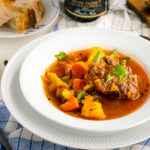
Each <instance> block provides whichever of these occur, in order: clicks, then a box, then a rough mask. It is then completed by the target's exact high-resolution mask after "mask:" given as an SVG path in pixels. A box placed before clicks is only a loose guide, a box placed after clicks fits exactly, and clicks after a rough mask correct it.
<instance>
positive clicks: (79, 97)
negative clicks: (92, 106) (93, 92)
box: [77, 92, 88, 103]
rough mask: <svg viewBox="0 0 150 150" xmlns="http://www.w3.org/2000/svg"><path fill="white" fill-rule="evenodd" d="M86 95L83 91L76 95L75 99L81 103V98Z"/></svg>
mask: <svg viewBox="0 0 150 150" xmlns="http://www.w3.org/2000/svg"><path fill="white" fill-rule="evenodd" d="M87 95H88V94H87V93H83V92H81V93H79V94H78V95H77V99H78V101H79V103H81V101H82V100H83V99H84V97H85V96H87Z"/></svg>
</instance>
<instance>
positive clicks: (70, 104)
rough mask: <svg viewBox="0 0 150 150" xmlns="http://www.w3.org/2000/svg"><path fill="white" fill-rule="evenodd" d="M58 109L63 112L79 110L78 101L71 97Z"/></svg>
mask: <svg viewBox="0 0 150 150" xmlns="http://www.w3.org/2000/svg"><path fill="white" fill-rule="evenodd" d="M60 108H61V109H63V110H64V111H73V110H76V109H78V108H80V105H79V102H78V99H77V98H76V97H74V96H73V97H72V98H71V99H70V100H68V101H66V102H65V103H63V104H61V105H60Z"/></svg>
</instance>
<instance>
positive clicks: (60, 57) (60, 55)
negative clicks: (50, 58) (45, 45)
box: [55, 52, 67, 60]
mask: <svg viewBox="0 0 150 150" xmlns="http://www.w3.org/2000/svg"><path fill="white" fill-rule="evenodd" d="M55 57H56V58H57V59H59V60H65V59H66V58H67V54H66V53H65V52H60V53H59V54H57V55H55Z"/></svg>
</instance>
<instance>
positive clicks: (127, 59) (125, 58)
mask: <svg viewBox="0 0 150 150" xmlns="http://www.w3.org/2000/svg"><path fill="white" fill-rule="evenodd" d="M130 59H131V58H130V57H124V58H123V60H126V61H130Z"/></svg>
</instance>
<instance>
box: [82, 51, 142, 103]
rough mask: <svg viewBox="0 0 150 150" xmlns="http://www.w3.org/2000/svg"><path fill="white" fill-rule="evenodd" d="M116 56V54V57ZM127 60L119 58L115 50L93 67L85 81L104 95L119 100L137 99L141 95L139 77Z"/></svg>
mask: <svg viewBox="0 0 150 150" xmlns="http://www.w3.org/2000/svg"><path fill="white" fill-rule="evenodd" d="M114 54H116V55H115V56H114ZM126 62H127V61H126V60H124V59H123V60H122V58H119V54H118V53H117V51H116V50H115V51H114V52H112V55H105V56H104V57H103V58H102V59H101V60H100V61H99V63H97V64H95V65H91V67H90V70H89V72H88V73H87V74H86V75H85V80H86V81H87V82H90V83H92V84H93V87H94V88H95V89H96V90H97V91H98V92H100V93H103V94H104V95H114V96H118V97H119V99H124V98H127V99H131V100H133V99H135V98H137V97H138V95H139V87H138V76H137V75H136V74H133V73H132V69H131V67H129V66H127V64H126Z"/></svg>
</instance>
